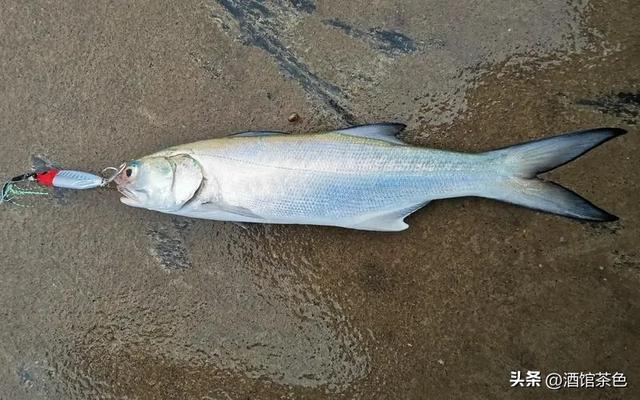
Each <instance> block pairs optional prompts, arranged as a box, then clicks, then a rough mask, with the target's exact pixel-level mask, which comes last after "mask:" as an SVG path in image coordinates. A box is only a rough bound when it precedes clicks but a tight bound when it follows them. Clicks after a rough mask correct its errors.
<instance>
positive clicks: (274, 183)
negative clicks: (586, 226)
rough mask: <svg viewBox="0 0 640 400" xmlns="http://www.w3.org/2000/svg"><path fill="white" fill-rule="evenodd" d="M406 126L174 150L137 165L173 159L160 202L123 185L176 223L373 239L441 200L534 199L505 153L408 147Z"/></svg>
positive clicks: (262, 137)
mask: <svg viewBox="0 0 640 400" xmlns="http://www.w3.org/2000/svg"><path fill="white" fill-rule="evenodd" d="M401 128H402V126H400V125H396V124H381V125H368V126H362V127H355V128H349V129H345V130H341V131H334V132H329V133H321V134H305V135H287V134H279V133H272V132H249V133H245V134H239V135H234V136H230V137H224V138H219V139H212V140H206V141H201V142H196V143H191V144H185V145H180V146H176V147H172V148H169V149H167V150H163V151H161V152H158V153H155V154H152V155H150V156H147V157H144V158H142V159H140V160H138V161H135V162H134V163H138V164H145V163H147V164H148V163H149V161H148V160H152V159H154V160H159V159H161V160H168V165H170V168H166V170H167V171H166V173H168V174H171V183H170V185H169V183H166V184H164V187H163V188H160V187H159V188H157V190H155V191H153V190H152V192H153V193H163V195H165V194H166V191H167V190H170V191H172V192H176V193H177V194H176V195H175V196H173V197H170V198H169V199H168V200H165V201H163V202H160V203H156V204H154V203H153V202H151V201H141V200H140V199H141V198H140V197H136V196H135V193H132V192H133V191H134V190H132V187H129V189H127V182H126V179H123V180H121V181H120V182H118V180H117V182H118V185H119V188H120V189H121V191H122V192H123V193H124V194H125V196H126V197H125V198H123V202H125V203H126V204H129V205H132V206H136V207H144V208H149V209H152V210H156V211H161V212H165V213H170V214H175V215H181V216H186V217H193V218H203V219H212V220H223V221H238V222H259V223H274V224H313V225H330V226H340V227H345V228H352V229H362V230H375V231H399V230H403V229H406V228H407V227H408V225H407V224H406V223H405V222H404V221H403V220H404V218H405V217H406V216H407V215H409V214H411V213H412V212H414V211H416V210H417V209H419V208H421V207H422V206H424V205H425V204H426V203H428V202H429V201H431V200H435V199H443V198H452V197H462V196H481V197H490V198H496V199H500V200H504V201H510V202H514V203H519V204H522V201H518V199H517V198H515V197H517V196H518V195H519V194H518V193H521V192H526V191H531V190H533V192H535V191H536V190H537V189H536V187H533V186H531V185H530V184H529V182H531V183H532V184H533V185H534V186H535V185H536V182H541V181H539V180H537V179H526V180H525V179H518V178H517V177H516V178H514V177H513V176H514V172H513V166H512V163H509V162H507V161H508V159H509V157H508V155H509V154H508V152H507V151H499V150H498V151H494V152H487V153H480V154H465V153H457V152H450V151H441V150H433V149H428V148H421V147H415V146H410V145H407V144H405V143H403V142H401V141H399V140H398V139H396V138H395V136H394V133H396V132H397V131H399V130H400V129H401ZM505 160H507V161H505ZM516 175H517V174H516ZM156 180H157V179H156ZM167 182H168V181H167ZM152 184H153V183H152V182H150V181H148V182H146V183H145V188H148V187H149V185H152ZM505 184H508V185H510V187H511V188H512V189H514V190H515V191H516V194H515V195H514V196H512V197H514V199H511V198H509V196H502V197H501V195H500V193H499V192H501V191H504V188H503V186H504V185H505ZM129 186H131V185H129ZM143 190H147V189H143ZM147 192H149V191H148V190H147ZM147 194H148V193H147ZM158 196H159V195H154V196H150V195H149V196H147V197H146V199H147V200H148V199H149V198H151V197H153V198H157V197H158ZM524 205H527V204H524ZM527 206H531V205H527ZM531 207H534V208H540V209H542V207H536V206H535V205H533V206H531ZM548 211H551V212H554V211H553V210H548Z"/></svg>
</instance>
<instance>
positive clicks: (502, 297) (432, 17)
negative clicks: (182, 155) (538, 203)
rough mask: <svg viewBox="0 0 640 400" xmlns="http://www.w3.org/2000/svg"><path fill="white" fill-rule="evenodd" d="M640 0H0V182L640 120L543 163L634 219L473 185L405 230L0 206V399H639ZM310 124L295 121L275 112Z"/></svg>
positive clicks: (76, 199)
mask: <svg viewBox="0 0 640 400" xmlns="http://www.w3.org/2000/svg"><path fill="white" fill-rule="evenodd" d="M639 17H640V4H638V3H637V2H634V1H617V2H608V1H591V2H586V1H568V2H557V1H534V0H526V1H521V2H518V3H517V5H516V4H514V3H513V2H509V1H492V2H476V1H471V0H465V1H462V2H447V1H440V0H433V1H418V0H411V1H393V0H379V1H375V2H365V1H351V2H339V1H326V2H316V1H314V0H296V1H284V0H279V1H275V0H274V1H264V2H263V1H257V0H251V1H236V0H210V1H200V2H196V1H191V2H180V3H175V4H174V2H169V1H140V2H136V3H128V4H121V3H114V2H107V1H98V2H81V1H68V2H65V3H58V2H48V1H42V0H38V1H31V2H22V1H14V0H9V1H5V2H3V3H2V5H0V93H2V97H1V98H0V122H1V125H0V130H1V131H2V146H0V173H1V174H2V175H3V176H7V177H10V176H13V175H15V174H17V173H19V172H23V171H22V170H24V169H26V168H27V167H28V161H29V157H30V156H32V155H34V154H46V155H47V156H48V157H50V158H51V159H53V160H56V161H58V162H60V163H63V164H64V165H65V166H66V167H69V168H76V169H83V170H90V171H98V170H100V169H101V168H103V167H105V166H113V165H118V164H119V163H120V162H121V161H123V160H128V159H131V158H135V157H138V156H141V155H144V154H148V153H151V152H153V151H156V150H159V149H161V148H163V147H166V146H169V145H173V144H180V143H185V142H190V141H194V140H199V139H204V138H209V137H216V136H222V135H224V134H226V133H231V132H234V131H240V130H248V129H275V130H287V131H292V132H296V133H298V132H306V131H313V130H321V129H331V128H337V127H341V126H345V125H347V124H352V123H365V122H376V121H388V120H389V121H401V122H405V123H407V124H408V129H407V131H406V132H407V133H406V134H405V136H404V138H405V139H406V140H407V141H408V142H411V143H416V144H420V145H425V146H431V147H436V148H451V149H458V150H467V151H481V150H485V149H489V148H492V147H500V146H504V145H508V144H511V143H516V142H519V141H523V140H527V139H532V138H538V137H541V136H544V135H548V134H552V133H557V132H562V131H571V130H576V129H582V128H588V127H595V126H619V127H623V128H625V129H627V130H629V134H627V135H626V136H624V137H622V138H618V139H616V140H614V141H612V142H609V143H607V144H605V145H603V146H602V147H601V148H599V149H597V150H595V151H593V152H592V153H589V154H588V155H586V156H584V157H583V158H581V159H580V160H578V161H575V162H573V163H571V164H570V165H567V166H565V167H563V168H561V169H560V170H558V171H554V172H553V173H551V174H550V177H551V178H552V179H554V180H556V181H558V182H561V183H562V184H564V185H566V186H568V187H570V188H572V189H574V190H575V191H577V192H578V193H581V194H583V195H584V196H585V197H587V198H589V199H590V200H592V201H594V202H595V203H596V204H598V205H599V206H602V207H603V208H605V209H606V210H609V211H611V212H613V213H614V214H616V215H618V216H619V217H620V221H618V222H615V223H608V224H588V223H577V222H575V221H571V220H567V219H563V218H560V217H555V216H550V215H544V214H540V213H536V212H533V211H530V210H525V209H521V208H518V207H514V206H510V205H505V204H498V203H495V202H492V201H488V200H480V199H456V200H449V201H441V202H433V203H431V204H430V205H429V206H428V207H427V208H425V209H424V210H422V211H420V212H418V213H417V214H415V215H413V216H411V217H410V218H409V219H408V220H407V222H408V223H409V225H410V226H411V227H410V229H409V230H408V231H405V232H402V233H396V234H383V233H367V232H357V231H348V230H344V229H338V228H323V227H306V226H261V225H252V226H249V227H248V228H247V229H244V228H242V227H238V226H236V225H233V224H229V223H222V222H211V221H198V220H187V219H181V218H172V217H170V216H166V215H160V214H155V213H152V212H147V211H143V210H138V209H132V208H127V207H126V206H124V205H122V204H120V203H119V201H118V198H119V196H118V194H116V193H115V192H114V191H113V190H107V189H104V190H98V191H94V192H83V193H66V194H62V195H56V196H50V197H49V198H38V199H37V201H36V200H35V199H33V200H29V201H28V205H29V207H11V206H7V205H3V206H2V208H1V209H0V213H1V218H2V221H3V223H2V225H1V228H0V249H1V251H2V274H0V318H1V321H2V324H1V325H0V399H3V400H4V399H52V398H56V399H87V398H117V399H124V398H128V399H245V398H260V399H275V398H290V399H293V398H295V399H298V398H314V399H321V398H361V399H371V398H389V399H396V398H408V399H409V398H410V399H422V398H461V399H462V398H463V399H467V398H487V399H513V398H531V399H534V398H535V399H538V398H548V397H550V396H552V394H551V391H549V390H548V389H545V388H530V389H523V388H513V389H512V388H509V373H510V371H515V370H520V371H526V370H540V371H543V372H544V373H549V372H560V373H562V372H573V371H576V372H580V371H582V372H587V371H593V372H598V371H609V372H615V371H622V372H624V373H625V374H626V376H627V379H628V381H629V387H628V388H626V389H613V388H610V389H590V390H576V389H573V390H572V389H565V390H561V391H559V393H554V394H553V396H559V397H562V398H580V399H590V398H594V399H595V398H598V399H601V398H604V399H628V398H629V399H631V398H637V397H638V396H639V394H640V393H639V390H638V387H640V386H639V383H640V369H639V367H638V363H637V359H638V354H640V319H639V318H638V315H639V311H640V295H639V294H638V283H639V280H640V253H639V247H638V245H639V241H638V238H639V237H640V229H638V226H639V224H640V211H639V209H638V206H637V204H638V200H640V188H639V185H638V173H639V172H640V163H638V161H637V154H638V151H639V150H640V149H639V147H640V139H638V129H637V126H638V123H639V122H640V72H639V69H638V65H639V63H640V32H639V30H638V27H637V21H638V18H639ZM292 112H297V113H298V114H299V115H300V116H301V120H300V121H298V122H296V123H290V122H288V121H287V116H288V115H289V114H290V113H292Z"/></svg>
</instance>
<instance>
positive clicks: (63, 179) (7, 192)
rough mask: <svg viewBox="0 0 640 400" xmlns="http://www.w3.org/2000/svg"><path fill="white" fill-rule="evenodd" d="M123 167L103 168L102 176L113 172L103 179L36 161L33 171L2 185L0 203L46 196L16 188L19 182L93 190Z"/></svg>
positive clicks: (101, 185) (106, 181)
mask: <svg viewBox="0 0 640 400" xmlns="http://www.w3.org/2000/svg"><path fill="white" fill-rule="evenodd" d="M124 167H125V165H121V166H120V167H119V168H113V167H109V168H105V169H104V170H102V174H103V175H104V174H105V173H107V171H114V172H113V175H111V176H110V177H105V176H98V175H95V174H92V173H89V172H84V171H76V170H70V169H60V168H55V167H52V166H50V164H48V163H46V162H43V160H41V159H36V160H35V161H34V167H33V171H31V172H27V173H25V174H22V175H18V176H15V177H13V178H11V179H10V180H8V181H7V182H5V183H4V184H3V185H2V191H1V193H0V203H4V202H11V203H14V204H15V202H14V201H13V199H14V198H15V197H19V196H25V195H46V194H47V193H46V192H42V191H37V190H27V189H24V188H21V187H19V186H17V185H18V184H19V183H21V182H36V183H38V184H40V185H42V186H46V187H53V188H62V189H74V190H84V189H95V188H98V187H103V186H106V185H108V184H109V183H111V181H113V180H114V179H115V177H116V176H117V175H118V174H119V173H121V172H122V170H123V169H124Z"/></svg>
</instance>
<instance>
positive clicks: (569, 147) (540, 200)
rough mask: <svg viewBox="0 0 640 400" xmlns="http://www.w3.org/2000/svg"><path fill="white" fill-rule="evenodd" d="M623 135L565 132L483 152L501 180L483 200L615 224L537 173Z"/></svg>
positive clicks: (608, 130) (609, 130)
mask: <svg viewBox="0 0 640 400" xmlns="http://www.w3.org/2000/svg"><path fill="white" fill-rule="evenodd" d="M624 133H626V131H625V130H624V129H619V128H599V129H591V130H587V131H581V132H573V133H567V134H563V135H558V136H553V137H550V138H544V139H539V140H534V141H531V142H526V143H522V144H517V145H514V146H510V147H505V148H502V149H498V150H493V151H490V152H488V153H485V154H486V155H487V156H488V157H490V158H491V159H492V160H494V161H495V162H496V163H498V168H499V171H500V173H501V176H502V177H503V178H501V179H499V180H498V181H497V182H496V183H495V185H492V187H491V188H488V191H487V194H486V197H489V198H493V199H496V200H501V201H506V202H509V203H514V204H518V205H521V206H525V207H529V208H533V209H536V210H541V211H545V212H549V213H553V214H559V215H564V216H567V217H572V218H578V219H585V220H591V221H614V220H616V219H618V218H617V217H616V216H615V215H612V214H609V213H608V212H606V211H604V210H602V209H600V208H598V207H596V206H595V205H593V204H591V203H590V202H589V201H587V200H586V199H584V198H582V197H580V196H579V195H577V194H576V193H574V192H572V191H570V190H568V189H565V188H563V187H562V186H560V185H558V184H555V183H553V182H548V181H544V180H541V179H538V178H537V176H538V174H541V173H543V172H547V171H550V170H552V169H554V168H557V167H559V166H561V165H564V164H566V163H568V162H570V161H572V160H574V159H576V158H578V157H580V156H581V155H583V154H584V153H586V152H588V151H589V150H591V149H593V148H594V147H596V146H598V145H600V144H602V143H604V142H606V141H607V140H610V139H612V138H614V137H616V136H620V135H622V134H624Z"/></svg>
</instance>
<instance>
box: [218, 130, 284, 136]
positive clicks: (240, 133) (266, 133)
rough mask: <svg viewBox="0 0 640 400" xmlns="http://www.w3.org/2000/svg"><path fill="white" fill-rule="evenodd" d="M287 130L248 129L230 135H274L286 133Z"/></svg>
mask: <svg viewBox="0 0 640 400" xmlns="http://www.w3.org/2000/svg"><path fill="white" fill-rule="evenodd" d="M286 134H287V133H286V132H278V131H246V132H238V133H232V134H231V135H229V137H255V136H274V135H286Z"/></svg>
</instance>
